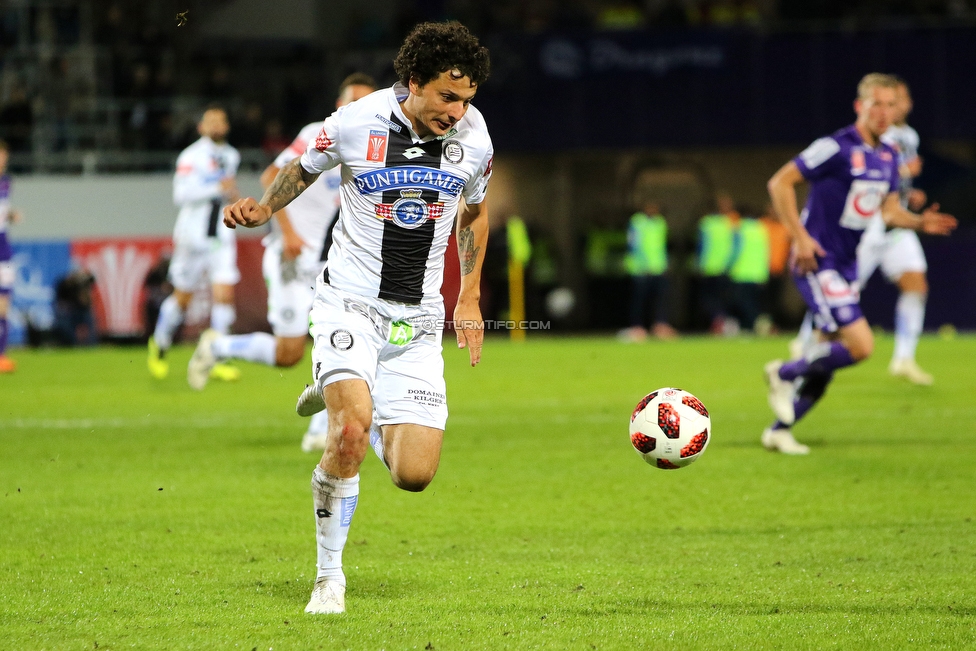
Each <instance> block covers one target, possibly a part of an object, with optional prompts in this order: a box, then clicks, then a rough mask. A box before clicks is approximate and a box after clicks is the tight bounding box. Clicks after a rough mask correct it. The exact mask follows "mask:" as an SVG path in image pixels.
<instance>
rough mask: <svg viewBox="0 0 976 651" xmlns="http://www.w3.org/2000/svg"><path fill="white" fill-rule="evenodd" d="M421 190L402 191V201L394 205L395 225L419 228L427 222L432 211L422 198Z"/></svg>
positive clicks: (399, 200) (398, 200)
mask: <svg viewBox="0 0 976 651" xmlns="http://www.w3.org/2000/svg"><path fill="white" fill-rule="evenodd" d="M420 195H421V191H420V190H400V197H401V198H400V199H397V201H396V202H395V203H394V204H393V209H392V211H391V212H392V213H393V223H394V224H396V225H397V226H402V227H403V228H410V229H413V228H417V227H418V226H420V225H421V224H423V223H424V222H425V221H427V215H428V213H429V211H430V209H429V208H428V207H427V202H426V201H424V200H423V199H421V198H420Z"/></svg>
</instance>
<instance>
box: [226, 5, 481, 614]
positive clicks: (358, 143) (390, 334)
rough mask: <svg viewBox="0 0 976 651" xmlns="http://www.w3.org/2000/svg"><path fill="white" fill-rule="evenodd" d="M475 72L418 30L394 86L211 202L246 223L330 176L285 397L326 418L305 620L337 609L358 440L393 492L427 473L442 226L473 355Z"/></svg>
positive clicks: (421, 483) (455, 38) (473, 358)
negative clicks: (320, 255)
mask: <svg viewBox="0 0 976 651" xmlns="http://www.w3.org/2000/svg"><path fill="white" fill-rule="evenodd" d="M489 66H490V64H489V60H488V51H487V50H486V49H485V48H483V47H481V46H480V45H479V44H478V39H477V38H475V37H474V36H473V35H472V34H471V33H470V32H468V30H467V29H466V28H465V27H464V26H463V25H461V24H460V23H457V22H453V21H452V22H446V23H423V24H421V25H418V26H417V27H416V28H415V29H414V30H413V32H411V34H410V35H409V36H407V38H406V40H405V41H404V43H403V46H402V47H401V48H400V51H399V52H398V53H397V56H396V59H395V61H394V69H395V70H396V73H397V76H398V77H399V82H398V83H397V84H396V85H394V86H393V87H392V88H387V89H385V90H381V91H377V92H375V93H373V94H372V95H369V96H367V97H364V98H363V99H361V100H359V101H358V102H354V103H352V104H350V105H348V106H345V107H343V108H341V109H339V110H338V111H336V112H335V113H334V114H333V115H332V116H330V117H329V118H327V119H326V120H325V123H324V124H323V125H322V129H321V130H320V131H319V134H318V136H317V137H316V138H315V140H313V141H312V142H311V143H309V147H308V149H307V150H306V151H305V153H304V154H303V155H302V157H301V159H296V160H294V161H292V162H291V163H289V164H288V165H286V166H285V167H284V168H282V170H281V172H279V173H278V176H277V177H276V178H275V180H274V183H273V184H272V185H271V187H270V188H268V190H267V192H265V195H264V197H263V198H262V199H261V201H260V202H257V201H255V200H254V199H251V198H247V199H242V200H241V201H238V202H237V203H235V204H234V205H233V206H230V207H228V208H227V209H225V210H224V221H225V223H227V224H228V225H229V226H237V225H240V226H247V227H254V226H260V225H261V224H264V223H267V221H268V220H270V219H271V216H272V214H274V213H275V212H277V211H279V210H280V209H281V208H283V207H284V206H285V205H288V203H289V202H290V201H292V200H293V199H294V198H295V197H297V196H298V195H299V194H301V192H302V191H304V190H305V189H306V188H307V187H309V186H310V185H311V184H312V183H313V182H314V181H315V179H316V178H318V176H319V175H320V174H322V173H323V172H325V171H327V170H329V169H332V168H333V167H337V166H338V167H341V169H342V183H341V185H340V187H339V192H340V197H341V210H340V213H339V220H338V223H337V224H336V228H335V231H334V236H333V244H332V249H331V250H330V251H329V259H328V262H327V263H326V267H325V270H324V271H323V272H322V273H321V274H320V275H319V277H318V280H317V282H316V288H315V301H314V303H313V306H312V312H311V315H310V319H309V320H310V322H311V328H310V332H311V334H312V337H313V340H314V347H313V349H312V378H313V381H314V384H313V385H312V386H310V387H308V388H306V390H305V391H304V392H303V393H302V396H301V398H300V399H299V403H298V411H299V414H301V415H311V414H312V413H315V412H316V411H320V410H321V409H322V408H324V407H327V408H328V412H329V433H328V441H327V443H326V449H325V453H324V454H323V455H322V459H321V461H320V462H319V464H318V465H317V466H316V468H315V470H314V472H313V473H312V502H313V508H314V513H315V522H316V536H315V539H316V544H317V559H316V560H317V573H316V581H315V586H314V588H313V589H312V596H311V599H310V600H309V602H308V605H307V606H306V607H305V612H307V613H311V614H330V613H341V612H344V611H345V593H346V578H345V574H344V573H343V570H342V552H343V549H344V547H345V545H346V541H347V540H348V536H349V526H350V523H351V521H352V518H353V514H354V513H355V510H356V504H357V502H358V498H359V469H360V466H361V465H362V463H363V460H364V459H365V457H366V451H367V449H368V448H369V446H370V444H371V443H372V444H373V446H374V449H375V450H376V452H377V454H378V456H379V457H380V458H381V459H382V460H383V462H384V464H385V465H386V467H387V468H388V469H389V472H390V476H391V479H392V480H393V483H394V484H395V485H396V486H397V487H399V488H401V489H403V490H407V491H415V492H416V491H422V490H424V489H425V488H426V487H427V486H428V484H430V482H431V481H432V480H433V478H434V474H435V473H436V472H437V467H438V465H439V463H440V453H441V444H442V442H443V437H444V428H445V426H446V423H447V397H446V384H445V382H444V359H443V357H442V347H441V338H442V335H443V319H444V301H443V299H442V297H441V294H440V289H441V285H442V281H443V278H444V254H445V252H446V249H447V242H448V239H449V237H450V235H451V231H452V230H453V229H454V228H455V227H456V232H457V241H458V255H459V258H460V262H461V290H460V292H459V294H458V303H457V307H456V308H455V310H454V326H455V332H456V335H457V342H458V347H459V348H467V349H468V355H469V359H470V362H471V365H472V366H474V365H476V364H477V363H478V362H479V361H480V360H481V346H482V343H483V337H484V329H483V328H484V322H483V321H482V318H481V309H480V307H479V305H478V302H479V299H480V282H481V266H482V263H483V261H484V254H485V249H486V246H487V242H488V208H487V201H486V200H485V195H486V192H487V189H488V181H489V179H490V177H491V161H492V146H491V138H490V137H489V135H488V130H487V127H486V125H485V121H484V118H483V117H482V116H481V113H480V112H478V110H477V109H475V108H474V107H473V106H471V105H470V102H471V100H472V99H473V98H474V95H475V93H476V92H477V89H478V87H479V86H480V84H481V83H483V82H484V81H485V79H487V77H488V72H489ZM455 222H456V224H455ZM373 426H375V429H373ZM371 429H373V431H371ZM371 434H373V436H371ZM371 439H373V440H371Z"/></svg>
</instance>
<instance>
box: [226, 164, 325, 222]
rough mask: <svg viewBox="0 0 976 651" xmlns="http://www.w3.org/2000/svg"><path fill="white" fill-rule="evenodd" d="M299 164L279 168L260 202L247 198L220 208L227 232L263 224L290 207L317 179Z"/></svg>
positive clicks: (316, 174)
mask: <svg viewBox="0 0 976 651" xmlns="http://www.w3.org/2000/svg"><path fill="white" fill-rule="evenodd" d="M301 160H302V159H301V158H295V159H294V160H292V161H291V162H289V163H288V164H287V165H285V166H284V167H282V168H281V170H280V171H279V172H278V174H277V175H276V176H275V178H274V180H273V181H272V182H271V185H269V186H268V189H267V190H265V192H264V196H263V197H261V201H255V200H254V199H253V198H252V197H247V198H246V199H241V200H240V201H237V202H236V203H234V204H233V205H230V206H227V207H226V208H224V224H226V225H227V226H228V227H229V228H236V227H237V226H245V227H247V228H255V227H257V226H263V225H264V224H267V223H268V222H269V221H270V220H271V216H272V215H273V214H275V213H276V212H278V211H279V210H281V209H282V208H284V207H285V206H287V205H288V204H289V203H291V202H292V201H293V200H294V199H295V197H297V196H298V195H300V194H301V193H302V192H304V191H305V189H306V188H308V186H310V185H312V183H314V182H315V179H317V178H319V173H318V172H316V173H312V172H309V171H308V170H306V169H305V168H304V167H303V166H302V163H301Z"/></svg>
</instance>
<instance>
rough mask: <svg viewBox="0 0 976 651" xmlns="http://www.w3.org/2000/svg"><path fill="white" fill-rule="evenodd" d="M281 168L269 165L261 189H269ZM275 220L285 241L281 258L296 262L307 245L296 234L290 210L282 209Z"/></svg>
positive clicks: (262, 179) (264, 173) (272, 164)
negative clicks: (289, 217) (290, 217)
mask: <svg viewBox="0 0 976 651" xmlns="http://www.w3.org/2000/svg"><path fill="white" fill-rule="evenodd" d="M280 171H281V168H280V167H278V166H277V165H275V164H274V163H271V164H270V165H268V166H267V167H266V168H265V170H264V172H262V174H261V187H262V188H264V189H266V190H267V189H268V188H269V187H270V186H271V184H272V183H273V182H274V180H275V177H276V176H278V172H280ZM274 218H275V219H276V220H277V221H278V226H279V228H281V236H282V239H283V240H284V242H283V244H284V246H283V247H282V251H281V256H282V257H283V258H284V259H285V260H294V259H295V258H297V257H298V256H299V255H301V253H302V247H303V246H304V245H305V240H303V239H302V238H301V237H299V236H298V233H296V232H295V229H294V227H292V225H291V220H290V219H288V209H287V208H282V209H281V210H279V211H278V212H276V213H275V214H274Z"/></svg>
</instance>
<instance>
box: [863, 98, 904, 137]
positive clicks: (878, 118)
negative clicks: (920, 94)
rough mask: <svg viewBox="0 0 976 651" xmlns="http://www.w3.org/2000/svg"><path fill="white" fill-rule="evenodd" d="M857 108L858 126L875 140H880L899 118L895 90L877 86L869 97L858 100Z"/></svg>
mask: <svg viewBox="0 0 976 651" xmlns="http://www.w3.org/2000/svg"><path fill="white" fill-rule="evenodd" d="M855 108H856V109H857V122H858V124H859V125H860V126H862V127H864V128H865V129H866V130H867V131H868V132H870V133H871V135H873V136H874V137H875V138H880V137H881V135H882V134H883V133H884V132H885V131H887V130H888V127H890V126H891V125H892V124H894V123H895V117H897V113H898V109H897V107H896V105H895V89H894V88H884V87H881V86H875V87H874V88H872V89H871V94H870V95H869V96H868V97H864V98H861V99H858V100H857V102H856V103H855Z"/></svg>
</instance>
